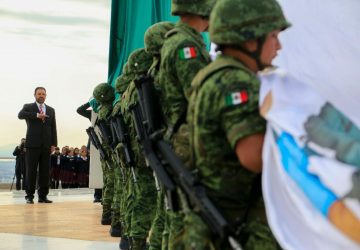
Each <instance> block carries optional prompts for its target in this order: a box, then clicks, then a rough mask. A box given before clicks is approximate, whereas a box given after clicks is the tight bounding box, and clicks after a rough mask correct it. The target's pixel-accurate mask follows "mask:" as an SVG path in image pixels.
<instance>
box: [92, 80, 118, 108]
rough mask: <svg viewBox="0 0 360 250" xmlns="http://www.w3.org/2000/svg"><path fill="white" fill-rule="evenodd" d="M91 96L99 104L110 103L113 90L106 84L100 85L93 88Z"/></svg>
mask: <svg viewBox="0 0 360 250" xmlns="http://www.w3.org/2000/svg"><path fill="white" fill-rule="evenodd" d="M93 96H94V98H95V100H96V101H97V102H98V103H100V104H103V103H109V102H110V103H111V102H112V101H113V100H114V96H115V94H114V89H113V87H111V85H110V84H108V83H100V84H99V85H97V86H96V87H95V88H94V91H93Z"/></svg>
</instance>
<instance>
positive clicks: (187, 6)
mask: <svg viewBox="0 0 360 250" xmlns="http://www.w3.org/2000/svg"><path fill="white" fill-rule="evenodd" d="M215 3H216V0H172V2H171V14H172V15H173V16H180V15H182V14H194V15H198V16H204V17H208V16H210V13H211V10H212V8H213V7H214V5H215Z"/></svg>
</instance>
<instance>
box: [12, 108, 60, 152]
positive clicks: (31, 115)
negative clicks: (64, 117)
mask: <svg viewBox="0 0 360 250" xmlns="http://www.w3.org/2000/svg"><path fill="white" fill-rule="evenodd" d="M45 106H46V115H48V116H49V117H47V118H45V121H44V122H43V121H42V120H41V119H39V118H37V117H36V114H37V113H39V109H38V106H37V105H36V102H34V103H28V104H25V105H24V107H23V108H22V110H20V112H19V115H18V117H19V119H25V120H26V124H27V131H26V143H25V147H27V148H37V147H49V148H50V146H57V134H56V119H55V110H54V109H53V108H52V107H50V106H48V105H46V104H45Z"/></svg>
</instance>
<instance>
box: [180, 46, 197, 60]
mask: <svg viewBox="0 0 360 250" xmlns="http://www.w3.org/2000/svg"><path fill="white" fill-rule="evenodd" d="M179 56H180V59H191V58H196V57H197V53H196V49H195V47H185V48H182V49H180V51H179Z"/></svg>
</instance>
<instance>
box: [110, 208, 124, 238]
mask: <svg viewBox="0 0 360 250" xmlns="http://www.w3.org/2000/svg"><path fill="white" fill-rule="evenodd" d="M118 210H119V209H118ZM109 232H110V235H111V237H121V223H120V211H119V213H117V212H115V211H114V210H113V211H112V213H111V227H110V231H109Z"/></svg>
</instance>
